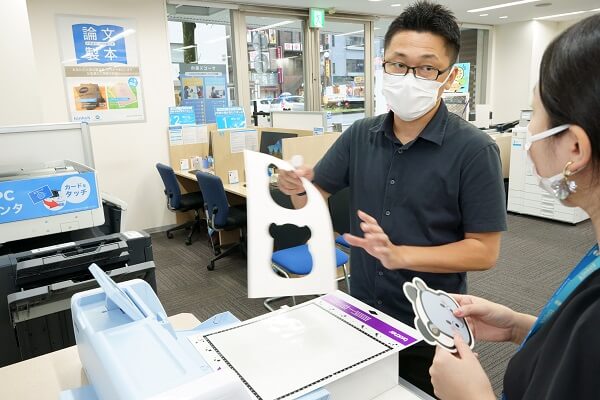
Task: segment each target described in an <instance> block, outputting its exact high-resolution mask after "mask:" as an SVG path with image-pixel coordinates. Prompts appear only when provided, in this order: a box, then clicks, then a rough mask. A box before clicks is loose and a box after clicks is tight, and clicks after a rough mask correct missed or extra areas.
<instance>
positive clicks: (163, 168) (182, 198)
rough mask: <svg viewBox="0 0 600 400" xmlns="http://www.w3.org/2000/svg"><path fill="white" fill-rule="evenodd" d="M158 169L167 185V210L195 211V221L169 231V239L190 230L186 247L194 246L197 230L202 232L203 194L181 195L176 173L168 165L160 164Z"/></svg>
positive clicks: (157, 165)
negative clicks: (182, 231) (174, 233)
mask: <svg viewBox="0 0 600 400" xmlns="http://www.w3.org/2000/svg"><path fill="white" fill-rule="evenodd" d="M156 169H157V170H158V173H159V174H160V177H161V179H162V181H163V184H164V185H165V190H164V192H165V196H166V197H167V208H168V209H169V210H171V211H173V212H187V211H192V210H193V211H194V220H193V221H188V222H185V223H183V224H181V225H178V226H176V227H174V228H171V229H169V230H167V238H169V239H172V238H173V232H174V231H178V230H180V229H190V233H189V234H188V236H187V239H186V240H185V244H186V245H188V246H189V245H190V244H192V236H193V235H194V232H196V230H198V231H200V226H201V221H200V213H199V210H201V209H202V207H203V206H204V199H203V197H202V193H201V192H193V193H186V194H181V190H180V189H179V183H177V177H176V176H175V171H173V168H171V167H169V166H168V165H165V164H161V163H158V164H156Z"/></svg>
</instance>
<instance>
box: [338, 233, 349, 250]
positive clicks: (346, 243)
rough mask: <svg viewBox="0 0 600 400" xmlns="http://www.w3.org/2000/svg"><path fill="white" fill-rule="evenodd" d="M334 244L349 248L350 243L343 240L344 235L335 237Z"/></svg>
mask: <svg viewBox="0 0 600 400" xmlns="http://www.w3.org/2000/svg"><path fill="white" fill-rule="evenodd" d="M335 242H336V243H337V244H339V245H340V246H344V247H348V248H350V243H348V242H347V241H346V239H344V235H339V236H338V237H336V238H335Z"/></svg>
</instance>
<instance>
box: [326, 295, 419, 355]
mask: <svg viewBox="0 0 600 400" xmlns="http://www.w3.org/2000/svg"><path fill="white" fill-rule="evenodd" d="M322 299H323V300H325V301H326V302H328V303H329V304H331V305H332V306H334V307H336V308H338V309H340V310H342V311H343V312H345V313H346V314H348V315H351V316H352V317H354V318H356V319H357V320H359V321H360V322H363V323H364V324H365V325H367V326H370V327H371V328H373V329H375V330H376V331H377V332H379V333H381V334H383V335H385V336H387V337H389V338H390V339H392V340H394V341H395V342H398V343H400V344H401V345H404V346H408V345H411V344H413V343H414V342H416V341H417V339H415V338H414V337H412V336H410V335H408V334H406V333H404V332H402V331H401V330H399V329H397V328H394V327H393V326H391V325H389V324H387V323H385V322H383V321H381V320H379V319H377V318H375V317H372V316H370V315H369V314H368V313H366V312H364V311H362V310H360V309H359V308H356V307H354V306H353V305H352V304H350V303H347V302H345V301H344V300H342V299H340V298H338V297H336V296H334V295H331V294H328V295H327V296H324V297H322Z"/></svg>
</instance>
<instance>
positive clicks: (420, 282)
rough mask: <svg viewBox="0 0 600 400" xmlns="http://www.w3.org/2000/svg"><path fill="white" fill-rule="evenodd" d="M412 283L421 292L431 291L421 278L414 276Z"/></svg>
mask: <svg viewBox="0 0 600 400" xmlns="http://www.w3.org/2000/svg"><path fill="white" fill-rule="evenodd" d="M413 284H414V285H415V286H416V287H417V289H419V290H420V291H422V292H425V291H431V289H429V287H428V286H427V285H426V284H425V282H423V280H422V279H421V278H414V279H413Z"/></svg>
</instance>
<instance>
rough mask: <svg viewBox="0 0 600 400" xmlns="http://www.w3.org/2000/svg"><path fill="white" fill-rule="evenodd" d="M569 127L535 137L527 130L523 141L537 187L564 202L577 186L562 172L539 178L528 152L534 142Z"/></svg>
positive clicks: (551, 130)
mask: <svg viewBox="0 0 600 400" xmlns="http://www.w3.org/2000/svg"><path fill="white" fill-rule="evenodd" d="M570 126H571V125H568V124H566V125H560V126H557V127H555V128H552V129H548V130H546V131H544V132H541V133H538V134H537V135H532V134H531V132H530V131H529V128H528V129H527V139H526V140H525V150H526V151H527V157H528V158H529V160H530V161H531V167H532V173H533V175H534V176H535V178H536V179H537V181H538V185H539V186H540V187H541V188H542V189H544V190H545V191H546V192H548V193H550V194H551V195H552V196H554V197H556V198H557V199H558V200H565V199H566V198H567V197H569V195H570V194H571V193H575V191H576V190H577V184H576V183H575V182H574V181H570V180H568V179H567V177H566V176H565V173H564V171H563V172H561V173H559V174H556V175H554V176H551V177H549V178H544V177H543V176H540V174H538V172H537V169H536V167H535V162H533V159H532V158H531V154H530V152H529V150H530V149H531V145H532V144H533V143H534V142H537V141H539V140H543V139H546V138H549V137H550V136H554V135H557V134H559V133H561V132H564V131H566V130H567V129H569V127H570Z"/></svg>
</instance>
